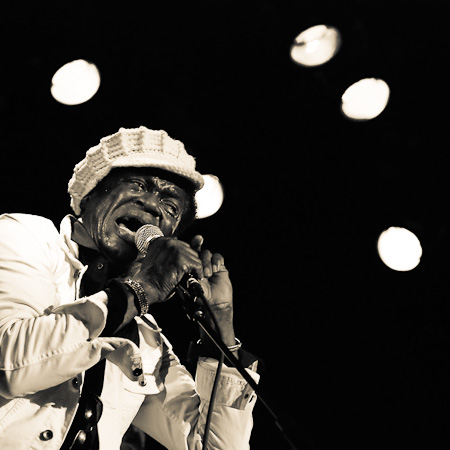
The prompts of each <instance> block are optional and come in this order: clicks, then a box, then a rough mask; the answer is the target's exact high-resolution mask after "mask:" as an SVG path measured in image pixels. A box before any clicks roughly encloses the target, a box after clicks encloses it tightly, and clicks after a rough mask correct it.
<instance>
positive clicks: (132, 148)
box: [68, 127, 204, 215]
mask: <svg viewBox="0 0 450 450" xmlns="http://www.w3.org/2000/svg"><path fill="white" fill-rule="evenodd" d="M115 167H155V168H158V169H164V170H167V171H168V172H172V173H176V174H177V175H180V176H182V177H184V178H187V179H188V180H189V181H191V183H192V184H193V185H194V188H195V189H196V190H198V189H201V188H202V187H203V183H204V181H203V177H202V175H201V174H200V173H199V172H197V171H196V170H195V159H194V158H193V157H192V156H191V155H189V154H188V153H187V152H186V149H185V148H184V145H183V143H182V142H180V141H177V140H175V139H172V138H171V137H170V136H169V135H168V134H167V133H166V132H165V131H163V130H157V131H156V130H149V129H148V128H146V127H139V128H131V129H125V128H120V130H119V131H118V132H117V133H115V134H112V135H111V136H106V137H104V138H103V139H101V140H100V144H98V145H96V146H95V147H92V148H91V149H89V150H88V151H87V153H86V157H85V158H84V159H83V160H82V161H80V162H79V163H78V164H77V165H76V166H75V168H74V171H73V175H72V178H71V180H70V181H69V188H68V192H69V194H70V198H71V200H70V206H71V207H72V209H73V210H74V212H75V214H77V215H79V214H80V213H81V209H80V202H81V200H82V199H83V197H84V196H85V195H87V194H89V192H91V191H92V189H94V188H95V186H97V184H98V183H99V182H100V181H101V180H102V179H103V178H105V177H106V175H108V173H109V172H110V171H111V169H113V168H115Z"/></svg>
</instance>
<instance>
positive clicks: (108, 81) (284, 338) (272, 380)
mask: <svg viewBox="0 0 450 450" xmlns="http://www.w3.org/2000/svg"><path fill="white" fill-rule="evenodd" d="M447 7H448V5H446V2H443V1H437V0H430V1H428V2H415V1H399V0H397V1H395V2H394V1H392V0H391V1H388V0H379V1H370V2H369V1H363V0H351V1H344V2H337V1H333V0H323V1H321V2H319V1H317V2H311V1H308V2H306V1H301V0H298V1H295V2H294V1H258V2H257V1H241V2H232V1H228V2H184V3H177V2H169V1H167V2H154V1H147V2H132V1H128V2H115V3H114V4H112V2H108V3H106V2H104V3H102V2H93V1H78V2H55V3H53V2H44V3H42V2H23V1H22V2H21V1H16V2H14V3H13V4H12V3H11V5H9V6H8V4H7V3H5V4H3V6H2V10H3V14H2V17H1V19H0V20H1V23H2V27H1V32H0V33H1V40H0V45H1V55H2V70H1V73H2V80H3V81H2V87H1V90H0V114H1V116H0V119H1V122H0V128H1V145H2V156H3V158H2V167H1V177H0V183H1V184H0V186H1V189H2V195H1V199H0V202H1V203H0V211H1V212H26V213H31V214H38V215H43V216H46V217H48V218H50V219H52V220H53V221H54V222H55V224H57V225H58V224H59V222H60V220H61V219H62V217H63V216H64V215H65V214H67V213H69V212H70V210H69V197H68V195H67V193H66V190H67V182H68V180H69V178H70V177H71V174H72V169H73V166H74V165H75V164H76V163H77V162H78V161H80V160H81V159H82V158H83V157H84V154H85V152H86V150H87V149H88V148H90V147H92V146H94V145H96V144H97V143H98V142H99V140H100V138H101V137H103V136H106V135H109V134H112V133H114V132H116V131H118V129H119V128H120V127H138V126H140V125H145V126H147V127H149V128H154V129H164V130H166V131H167V132H168V133H169V135H170V136H172V137H174V138H176V139H179V140H181V141H183V142H184V143H185V145H186V146H187V148H188V149H189V151H190V152H191V153H192V154H194V155H195V156H196V158H197V163H198V169H199V170H200V171H201V172H202V173H213V174H216V175H217V176H219V178H220V180H221V181H222V183H223V186H224V189H225V201H224V204H223V206H222V208H221V209H220V211H219V212H218V213H217V214H216V215H214V216H213V217H211V218H207V219H203V220H201V221H199V222H198V223H197V224H196V225H195V226H194V228H193V229H192V230H191V234H194V233H197V232H200V233H202V234H203V235H204V236H205V239H206V245H207V246H208V247H209V248H210V249H212V250H215V251H220V252H222V253H223V254H224V255H225V258H226V263H227V267H228V268H229V270H230V273H231V276H232V281H233V283H234V289H235V302H236V320H235V321H236V330H237V331H236V333H237V335H238V337H239V338H240V339H241V340H242V341H243V342H244V344H245V346H246V347H247V348H249V349H251V350H252V351H254V352H255V353H256V354H258V355H260V356H261V357H262V359H263V360H264V361H265V366H266V370H265V372H264V374H263V378H262V380H261V389H262V392H263V396H264V397H265V399H266V401H268V402H269V404H270V405H271V406H272V407H273V409H274V410H276V411H277V413H279V415H280V416H281V417H282V419H283V421H284V423H285V426H286V427H287V428H288V429H289V430H290V433H291V435H292V436H293V439H294V440H296V441H298V442H299V446H300V448H305V447H303V442H304V439H306V440H309V441H310V444H311V445H312V446H315V447H316V448H318V449H329V448H334V447H336V446H338V445H340V446H342V447H343V448H347V449H369V448H377V449H378V448H383V449H390V448H392V449H394V448H395V449H403V448H433V449H438V448H448V447H449V445H450V439H449V432H448V429H449V419H450V414H449V413H450V411H449V385H450V383H449V381H450V380H449V375H450V373H449V334H448V328H449V306H448V305H449V300H448V291H449V286H448V275H447V273H448V270H449V267H448V266H449V264H448V256H447V255H448V245H449V225H448V211H447V209H448V195H449V191H450V189H449V183H448V168H449V164H448V159H449V158H448V156H447V153H448V151H449V147H448V111H447V109H448V51H449V43H448V23H447V20H446V15H447ZM320 23H326V24H329V25H333V26H335V27H337V28H338V29H339V30H340V32H341V34H342V40H343V44H342V47H341V50H340V52H339V53H338V55H337V56H336V57H335V58H334V59H333V60H332V61H331V62H329V63H327V64H325V65H324V66H321V67H317V68H302V67H300V66H298V65H296V64H294V63H293V62H292V61H291V59H290V57H289V50H290V46H291V44H292V42H293V40H294V38H295V37H296V36H297V34H299V33H300V32H301V31H302V30H304V29H305V28H307V27H309V26H312V25H316V24H320ZM80 58H82V59H86V60H89V61H91V62H94V63H95V64H96V65H97V67H98V68H99V70H100V73H101V77H102V83H101V86H100V89H99V91H98V93H97V94H96V95H95V96H94V97H93V98H92V99H91V100H90V101H88V102H87V103H84V104H82V105H78V106H65V105H61V104H59V103H57V102H56V101H55V100H54V99H53V98H52V97H51V94H50V84H51V78H52V76H53V74H54V73H55V71H56V70H57V69H58V68H59V67H60V66H62V65H63V64H65V63H66V62H69V61H72V60H74V59H80ZM365 77H377V78H382V79H384V80H385V81H386V82H387V83H388V84H389V86H390V88H391V98H390V101H389V104H388V106H387V108H386V110H385V111H384V112H383V113H382V114H381V115H380V116H379V117H377V118H376V119H374V120H372V121H367V122H356V121H351V120H348V119H345V118H344V117H343V115H342V114H341V112H340V97H341V95H342V93H343V92H344V90H345V89H346V88H347V87H348V86H349V85H350V84H351V83H353V82H355V81H357V80H359V79H361V78H365ZM391 225H396V226H406V227H407V228H409V229H410V230H411V231H413V232H415V233H416V234H417V236H418V237H419V238H420V240H421V243H422V247H423V252H424V253H423V258H422V261H421V263H420V265H419V266H418V267H417V268H416V269H415V270H413V271H411V272H405V273H400V272H395V271H393V270H391V269H389V268H387V267H386V266H384V264H383V263H382V262H381V260H380V259H379V257H378V255H377V252H376V242H377V238H378V235H379V233H380V232H381V231H383V230H384V229H386V228H387V227H389V226H391ZM188 237H189V236H186V238H188ZM172 306H173V305H172ZM165 308H166V305H165V306H164V307H162V308H160V310H157V311H154V313H155V316H157V318H158V316H159V315H160V316H161V318H160V320H161V322H162V323H163V327H164V329H165V330H166V334H168V335H169V337H170V338H171V339H172V340H173V341H174V344H175V346H176V348H177V349H178V350H179V352H180V354H181V353H182V352H183V351H184V345H185V341H186V334H189V328H190V324H189V323H186V321H185V319H184V317H182V313H181V312H179V311H178V309H177V308H174V309H172V310H171V314H173V315H171V316H170V318H169V315H168V314H167V311H165ZM301 429H302V430H303V432H304V434H302V432H301ZM305 436H306V437H305ZM251 443H252V448H256V449H259V448H277V449H284V448H287V447H286V446H285V445H284V444H283V442H282V441H281V440H280V437H279V434H278V431H277V429H276V428H275V427H274V426H273V425H272V424H271V422H270V419H269V417H268V415H267V414H266V412H265V410H264V408H263V407H262V405H261V404H259V405H257V407H256V409H255V427H254V432H253V436H252V441H251Z"/></svg>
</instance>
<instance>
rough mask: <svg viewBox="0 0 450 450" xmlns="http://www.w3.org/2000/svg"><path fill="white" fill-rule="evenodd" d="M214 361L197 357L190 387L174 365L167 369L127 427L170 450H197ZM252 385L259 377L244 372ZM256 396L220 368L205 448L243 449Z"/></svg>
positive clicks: (186, 376) (188, 377)
mask: <svg viewBox="0 0 450 450" xmlns="http://www.w3.org/2000/svg"><path fill="white" fill-rule="evenodd" d="M216 369H217V361H216V360H214V359H211V358H200V360H199V363H198V366H197V376H196V380H195V383H194V380H193V379H192V377H191V375H190V373H189V372H188V371H187V370H186V369H185V367H184V366H182V365H181V364H180V363H179V362H178V363H175V362H174V361H172V364H171V365H170V367H169V368H168V370H167V373H166V376H165V379H164V390H163V391H162V392H161V393H159V394H156V395H148V396H146V399H145V400H144V403H143V404H142V406H141V408H140V410H139V412H138V414H137V415H136V417H135V419H134V421H133V424H134V425H136V426H137V427H138V428H140V429H141V430H143V431H144V432H146V433H147V434H149V435H150V436H152V437H153V438H154V439H156V440H157V441H158V442H160V443H161V444H162V445H164V446H165V447H167V448H170V449H173V450H187V449H189V450H201V449H202V448H203V445H202V440H203V432H204V429H205V422H206V417H207V413H208V408H209V399H210V395H211V390H212V386H213V383H214V378H215V374H216ZM249 373H250V375H251V376H252V378H253V379H255V381H259V375H258V374H257V373H255V372H252V371H249ZM255 402H256V394H255V392H254V391H253V389H252V388H251V387H250V386H249V385H248V383H247V382H246V381H245V380H244V379H243V378H242V377H241V376H240V374H239V373H238V372H237V370H236V369H233V368H230V367H226V366H225V365H224V366H223V368H222V372H221V375H220V380H219V385H218V390H217V393H216V400H215V403H214V409H213V414H212V419H211V428H210V434H209V445H208V448H210V449H215V450H219V449H220V450H224V449H227V450H244V449H248V448H249V440H250V434H251V430H252V426H253V418H252V411H253V407H254V405H255Z"/></svg>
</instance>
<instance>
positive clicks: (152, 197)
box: [134, 192, 162, 220]
mask: <svg viewBox="0 0 450 450" xmlns="http://www.w3.org/2000/svg"><path fill="white" fill-rule="evenodd" d="M134 203H135V205H137V206H138V207H139V208H141V209H143V210H144V211H145V212H147V213H150V214H151V215H152V216H154V217H156V218H157V219H158V220H159V218H160V217H161V216H162V210H161V203H160V201H159V195H158V193H157V192H146V193H145V194H143V195H141V196H140V197H139V198H138V199H137V200H135V202H134Z"/></svg>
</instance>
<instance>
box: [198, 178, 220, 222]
mask: <svg viewBox="0 0 450 450" xmlns="http://www.w3.org/2000/svg"><path fill="white" fill-rule="evenodd" d="M203 179H204V180H205V185H204V186H203V187H202V188H201V189H200V190H199V191H198V192H197V193H196V194H195V200H196V201H197V219H204V218H205V217H209V216H212V215H213V214H215V213H216V212H217V211H218V210H219V208H220V207H221V206H222V203H223V188H222V185H221V183H220V181H219V179H218V178H217V177H216V176H214V175H203Z"/></svg>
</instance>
